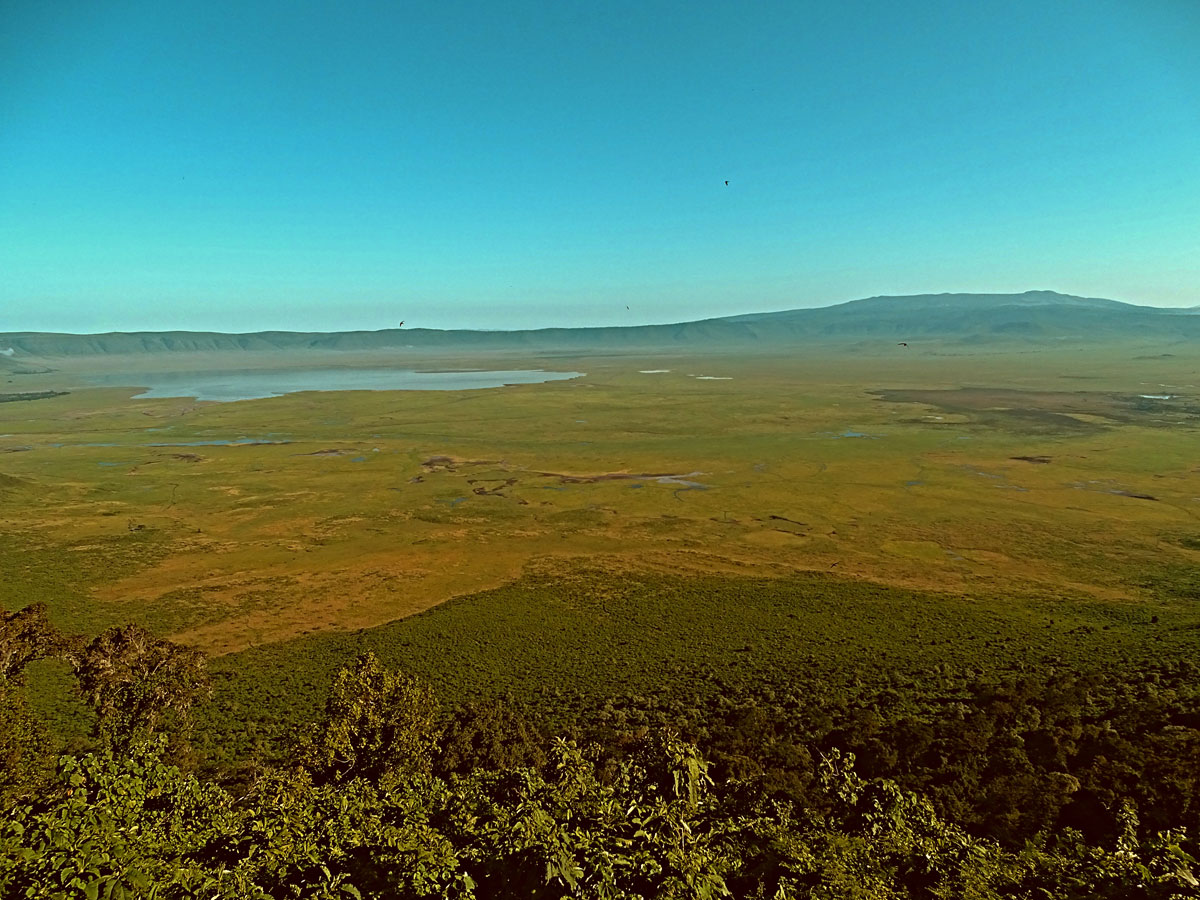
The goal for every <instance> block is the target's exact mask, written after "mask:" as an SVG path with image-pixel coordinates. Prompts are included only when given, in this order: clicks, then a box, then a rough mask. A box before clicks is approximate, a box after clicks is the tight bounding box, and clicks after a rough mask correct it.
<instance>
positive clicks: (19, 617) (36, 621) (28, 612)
mask: <svg viewBox="0 0 1200 900" xmlns="http://www.w3.org/2000/svg"><path fill="white" fill-rule="evenodd" d="M77 645H78V641H77V640H76V639H72V638H68V637H65V636H64V635H63V634H62V633H61V632H60V631H59V630H58V629H57V628H55V627H54V626H53V625H52V624H51V623H50V617H49V614H48V612H47V610H46V604H45V603H30V604H29V605H28V606H25V607H23V608H21V609H18V610H17V611H16V612H12V613H2V614H0V679H3V680H5V681H8V682H19V681H20V680H21V679H22V677H23V675H24V672H25V667H26V666H27V665H29V663H31V662H33V661H34V660H35V659H46V658H48V657H54V656H64V655H70V653H71V651H72V650H73V649H76V648H77Z"/></svg>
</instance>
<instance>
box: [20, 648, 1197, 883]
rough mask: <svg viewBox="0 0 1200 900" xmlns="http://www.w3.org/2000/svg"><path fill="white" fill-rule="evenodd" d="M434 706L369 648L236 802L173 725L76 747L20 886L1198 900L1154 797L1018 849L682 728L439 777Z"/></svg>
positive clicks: (843, 779)
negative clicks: (198, 764) (1101, 832)
mask: <svg viewBox="0 0 1200 900" xmlns="http://www.w3.org/2000/svg"><path fill="white" fill-rule="evenodd" d="M432 702H433V700H432V697H431V695H430V693H429V691H428V689H427V688H425V687H424V686H423V685H422V684H421V683H420V682H419V681H417V680H416V679H414V678H412V677H411V676H408V675H405V674H402V673H395V672H389V671H388V670H386V669H385V668H383V667H381V666H380V665H379V663H378V661H377V660H375V659H374V658H373V657H370V656H367V657H364V658H362V659H360V660H359V662H358V663H357V665H356V666H355V668H354V669H350V670H344V671H343V672H341V673H339V675H338V678H337V683H336V685H335V688H334V690H333V692H332V695H331V699H330V701H329V703H328V704H327V706H326V711H325V717H324V720H323V721H322V722H321V723H320V724H319V725H318V726H317V727H316V728H314V729H312V732H311V737H310V738H309V740H308V742H307V744H306V746H305V747H304V749H303V750H302V752H301V753H300V754H299V756H298V759H297V760H295V761H293V762H290V763H289V764H287V765H285V766H281V767H277V768H273V769H270V770H267V771H265V772H263V773H262V774H261V776H260V777H259V778H258V779H257V780H256V782H255V783H254V784H253V786H252V787H251V788H250V789H249V791H248V792H247V793H246V794H245V795H243V796H241V797H239V798H236V799H235V798H234V797H233V796H232V795H231V794H229V793H228V792H226V791H225V790H224V789H223V788H221V787H220V786H217V785H215V784H212V783H206V782H204V781H202V780H200V779H198V778H197V777H196V776H195V775H193V774H187V773H184V772H182V771H181V770H180V769H179V768H177V767H175V766H172V765H169V764H167V763H166V762H165V761H164V759H163V753H164V749H165V746H166V741H165V739H164V738H163V737H161V736H159V737H156V738H154V739H151V740H150V741H146V742H142V743H138V744H135V745H133V746H132V747H131V748H130V749H129V750H128V752H123V753H121V752H115V751H114V750H113V749H112V747H111V746H110V747H109V748H108V749H105V750H103V751H101V752H98V753H92V754H87V755H84V756H82V757H80V758H76V757H70V756H67V757H63V758H62V759H61V760H60V761H59V764H58V771H57V775H56V777H55V779H54V783H53V784H52V785H51V786H50V787H49V788H48V789H46V790H44V791H41V792H39V794H38V797H37V799H34V798H33V797H32V796H31V795H29V794H28V793H26V794H25V795H23V796H18V798H17V799H16V800H14V801H11V802H10V803H9V805H8V809H7V810H6V815H5V817H4V820H3V824H0V896H4V897H24V898H46V900H50V898H55V900H57V898H81V900H82V898H88V900H94V898H98V897H145V898H164V900H165V898H184V897H197V896H203V897H213V898H230V900H233V898H237V900H242V898H318V900H334V898H337V900H344V898H362V897H377V898H416V897H442V898H464V900H466V898H502V897H530V898H551V897H578V898H595V900H618V898H635V897H645V898H648V897H663V898H697V900H701V898H719V897H747V898H750V897H760V898H793V897H794V898H813V900H817V898H821V900H825V898H861V900H884V898H886V900H893V898H895V900H900V898H947V900H948V898H978V900H983V898H991V897H1020V898H1030V900H1033V898H1039V900H1046V898H1063V900H1068V898H1071V900H1073V898H1079V900H1082V898H1114V900H1115V898H1145V900H1160V898H1161V900H1182V898H1185V897H1193V896H1197V895H1198V893H1197V892H1198V889H1200V881H1198V880H1197V878H1196V877H1195V872H1196V860H1195V858H1194V857H1195V855H1196V852H1197V848H1196V842H1195V836H1194V835H1189V834H1188V833H1187V832H1186V831H1184V830H1175V831H1167V832H1160V833H1155V834H1140V833H1139V828H1138V823H1137V819H1136V816H1135V815H1134V813H1133V811H1132V808H1127V809H1126V810H1125V812H1124V814H1123V816H1122V832H1121V834H1120V836H1119V837H1118V839H1117V840H1116V841H1115V842H1113V844H1112V845H1111V846H1102V845H1097V844H1088V843H1086V842H1085V841H1084V840H1083V839H1082V838H1081V836H1080V835H1078V834H1077V833H1074V832H1069V831H1068V832H1065V833H1063V834H1060V835H1058V836H1056V837H1055V838H1054V839H1053V840H1049V839H1047V838H1046V837H1044V836H1043V837H1040V838H1039V839H1038V840H1037V841H1032V842H1029V843H1027V844H1026V845H1025V846H1023V847H1021V848H1018V849H1013V850H1009V849H1005V848H1003V847H1001V846H1000V845H999V844H997V843H995V842H992V841H989V840H986V839H982V838H978V837H973V836H971V835H970V834H968V833H967V832H965V831H963V830H962V829H960V828H958V827H956V826H954V825H951V824H948V823H947V822H946V821H944V820H943V819H942V818H940V817H939V816H938V815H937V814H936V813H935V812H934V810H933V807H932V805H931V804H930V803H929V802H928V801H927V800H925V799H923V798H921V797H920V796H919V795H917V794H914V793H911V792H907V791H904V790H902V789H900V788H899V787H898V786H897V785H896V784H895V783H894V782H892V781H889V780H886V779H877V780H873V781H869V780H866V779H864V778H862V777H860V776H859V775H858V774H856V772H855V770H854V760H853V757H852V756H844V755H843V754H840V753H838V752H836V751H835V752H830V753H829V754H827V755H826V756H825V757H824V758H823V759H822V760H821V761H820V764H819V766H818V772H817V781H818V784H819V787H818V791H817V793H816V797H817V799H818V802H817V803H815V804H813V805H809V806H804V805H800V804H796V803H788V802H781V801H779V800H777V799H772V798H770V797H768V796H767V794H766V792H765V791H764V790H763V789H762V787H761V785H760V784H758V783H756V782H753V781H750V782H746V781H735V780H726V781H723V782H720V783H717V782H715V781H714V780H713V779H712V778H711V777H710V770H709V765H708V763H707V762H706V761H705V760H704V759H703V758H702V757H701V755H700V754H699V752H698V751H697V750H696V749H695V747H693V746H691V745H689V744H687V743H685V742H683V741H681V740H680V739H679V738H678V737H676V736H674V735H673V734H672V733H670V732H659V733H657V734H655V735H653V736H650V737H647V738H644V739H642V740H639V741H637V742H635V743H633V744H632V745H630V747H628V748H627V752H626V753H625V755H624V756H623V757H622V758H621V759H620V760H619V762H618V763H617V764H616V765H615V767H603V766H600V765H598V763H597V760H596V758H595V757H594V756H593V755H592V754H590V753H589V752H587V751H585V750H581V749H580V748H579V747H578V746H576V745H575V744H574V743H572V742H568V741H565V740H561V739H559V740H554V741H550V742H548V746H547V748H546V750H547V756H548V758H549V762H548V764H547V765H546V766H544V767H542V768H540V769H539V768H529V767H520V766H511V767H503V768H483V767H478V768H475V769H474V770H472V771H471V772H470V773H469V774H467V775H464V776H457V775H452V776H447V777H438V776H435V775H432V774H430V769H431V762H432V755H433V754H434V752H435V750H436V746H437V744H438V743H439V742H440V740H441V732H440V729H439V727H438V725H437V724H436V721H435V717H434V716H433V715H432V714H431V713H432ZM359 726H361V727H362V729H363V733H362V734H355V733H354V731H355V728H357V727H359ZM331 760H338V761H349V762H350V763H353V764H348V765H338V766H335V767H333V768H331V766H330V761H331Z"/></svg>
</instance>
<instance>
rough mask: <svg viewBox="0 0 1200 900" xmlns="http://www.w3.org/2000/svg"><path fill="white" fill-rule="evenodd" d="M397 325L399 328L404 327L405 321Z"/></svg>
mask: <svg viewBox="0 0 1200 900" xmlns="http://www.w3.org/2000/svg"><path fill="white" fill-rule="evenodd" d="M396 327H397V328H403V327H404V322H401V323H400V324H399V325H397V326H396Z"/></svg>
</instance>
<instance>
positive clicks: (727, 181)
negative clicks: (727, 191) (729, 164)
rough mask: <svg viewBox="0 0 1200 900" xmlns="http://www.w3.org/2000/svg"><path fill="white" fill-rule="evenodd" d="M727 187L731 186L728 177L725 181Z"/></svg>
mask: <svg viewBox="0 0 1200 900" xmlns="http://www.w3.org/2000/svg"><path fill="white" fill-rule="evenodd" d="M725 187H729V180H728V179H726V181H725Z"/></svg>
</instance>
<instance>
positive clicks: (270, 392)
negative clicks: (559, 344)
mask: <svg viewBox="0 0 1200 900" xmlns="http://www.w3.org/2000/svg"><path fill="white" fill-rule="evenodd" d="M583 374H584V373H583V372H546V371H543V370H541V369H514V370H497V371H491V370H489V371H484V370H465V371H454V372H418V371H415V370H413V369H263V370H246V371H220V372H218V371H213V372H155V373H138V374H136V375H120V374H115V375H114V374H109V375H103V376H93V377H91V378H89V379H88V380H89V381H90V382H91V383H92V384H96V385H106V386H124V385H132V386H137V387H145V388H146V390H144V391H143V392H142V393H140V394H138V395H137V396H136V399H139V400H141V399H150V398H156V397H195V398H196V399H197V400H208V401H214V402H218V403H229V402H232V401H235V400H260V399H262V398H264V397H279V396H282V395H283V394H294V393H297V392H299V391H463V390H474V389H478V388H497V387H504V386H505V385H510V384H541V383H543V382H547V381H564V380H567V379H570V378H579V377H580V376H582V375H583Z"/></svg>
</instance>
